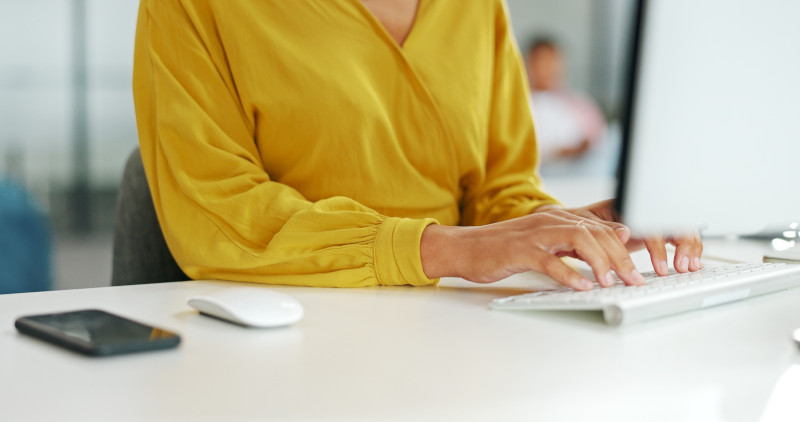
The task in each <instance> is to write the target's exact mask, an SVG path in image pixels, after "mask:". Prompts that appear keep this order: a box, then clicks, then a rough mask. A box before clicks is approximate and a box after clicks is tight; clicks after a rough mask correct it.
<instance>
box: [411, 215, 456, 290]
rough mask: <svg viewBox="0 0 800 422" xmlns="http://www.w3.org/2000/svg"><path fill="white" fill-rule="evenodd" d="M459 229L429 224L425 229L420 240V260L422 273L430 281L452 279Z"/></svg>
mask: <svg viewBox="0 0 800 422" xmlns="http://www.w3.org/2000/svg"><path fill="white" fill-rule="evenodd" d="M461 229H462V228H461V227H454V226H440V225H438V224H431V225H429V226H428V227H426V228H425V230H424V231H423V232H422V237H421V238H420V245H419V251H420V259H421V261H422V271H423V272H424V273H425V276H427V277H428V278H431V279H435V278H441V277H454V276H455V275H456V273H455V271H454V266H453V263H454V262H456V261H457V259H456V256H455V255H456V254H457V249H458V248H457V247H454V245H457V243H456V242H458V240H457V237H458V232H459V231H460V230H461Z"/></svg>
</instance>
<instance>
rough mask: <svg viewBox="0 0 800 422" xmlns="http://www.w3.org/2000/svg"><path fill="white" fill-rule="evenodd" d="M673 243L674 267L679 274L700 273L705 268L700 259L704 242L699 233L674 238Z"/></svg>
mask: <svg viewBox="0 0 800 422" xmlns="http://www.w3.org/2000/svg"><path fill="white" fill-rule="evenodd" d="M671 243H672V244H674V245H675V262H674V265H675V269H676V270H677V271H678V272H681V273H685V272H687V271H698V270H701V269H702V268H703V263H702V261H701V259H700V257H701V255H702V254H703V241H702V239H701V238H700V235H699V234H698V233H693V234H689V235H683V236H677V237H674V238H673V239H672V240H671Z"/></svg>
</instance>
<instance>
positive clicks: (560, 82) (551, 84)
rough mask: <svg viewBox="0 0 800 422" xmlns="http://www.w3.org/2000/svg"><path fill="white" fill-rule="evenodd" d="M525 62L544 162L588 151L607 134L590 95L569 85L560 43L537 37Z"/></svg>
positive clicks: (537, 136) (573, 156) (537, 135)
mask: <svg viewBox="0 0 800 422" xmlns="http://www.w3.org/2000/svg"><path fill="white" fill-rule="evenodd" d="M526 65H527V66H526V68H527V70H528V81H529V85H530V88H531V93H530V100H531V101H530V104H531V113H533V116H534V121H535V122H536V141H537V144H538V147H539V157H540V159H541V162H542V164H547V163H549V162H553V161H557V160H564V159H572V158H577V157H579V156H582V155H583V154H585V153H587V152H588V151H589V150H590V149H591V147H592V146H594V145H596V144H597V143H598V142H600V141H601V140H602V138H603V136H604V135H605V130H606V124H605V118H604V117H603V113H602V112H601V111H600V108H599V107H598V106H597V104H596V103H595V102H594V101H593V100H592V99H591V98H589V97H588V96H587V95H584V94H582V93H579V92H575V91H571V90H570V89H569V88H567V86H566V84H565V82H564V77H565V74H566V65H565V60H564V55H563V53H562V52H561V49H560V48H559V46H558V44H556V42H555V41H553V40H552V39H550V38H538V39H536V40H535V41H533V42H532V43H531V44H530V47H529V48H528V51H527V55H526Z"/></svg>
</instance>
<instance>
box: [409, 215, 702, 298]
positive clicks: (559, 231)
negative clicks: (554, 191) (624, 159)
mask: <svg viewBox="0 0 800 422" xmlns="http://www.w3.org/2000/svg"><path fill="white" fill-rule="evenodd" d="M488 218H489V217H488V216H483V217H480V218H478V217H476V216H470V215H469V214H468V213H467V214H465V217H464V224H481V220H483V219H488ZM476 219H477V220H476ZM665 242H666V243H672V244H674V245H675V246H676V252H675V261H674V262H675V268H676V269H677V271H678V272H681V273H685V272H689V271H697V270H699V269H701V268H702V264H701V262H700V255H701V253H702V249H703V246H702V241H701V240H700V237H699V235H697V234H696V233H695V234H691V235H688V236H681V237H668V238H663V237H659V236H656V237H652V238H649V239H632V238H631V232H630V230H629V229H628V228H627V227H625V226H624V225H622V224H621V223H619V221H618V220H617V219H616V216H615V214H614V212H613V210H612V207H611V202H610V201H605V202H600V203H597V204H594V205H590V206H588V207H584V208H576V209H570V210H567V209H563V208H560V207H555V206H550V205H545V206H542V207H539V208H537V209H536V210H535V211H534V212H533V213H532V214H530V215H526V216H522V217H518V218H514V219H511V220H506V221H502V222H499V223H493V224H485V225H476V226H471V227H452V226H439V225H429V226H427V227H426V228H425V229H424V231H423V233H422V238H421V241H420V258H421V262H422V269H423V272H424V273H425V275H426V276H427V277H429V278H440V277H460V278H464V279H467V280H469V281H472V282H475V283H493V282H495V281H498V280H501V279H504V278H507V277H509V276H511V275H513V274H517V273H522V272H526V271H535V272H539V273H544V274H547V275H548V276H550V277H551V278H552V279H554V280H555V281H557V282H559V283H561V284H563V285H564V286H567V287H571V288H573V289H575V290H590V289H592V288H593V286H594V283H593V282H592V281H590V280H589V279H587V278H586V277H583V276H582V275H581V274H579V273H578V272H577V271H575V270H574V269H572V268H571V267H569V266H568V265H566V264H565V263H564V262H562V261H561V259H559V258H561V257H565V256H569V257H573V258H577V259H580V260H582V261H585V262H586V263H587V264H589V266H590V267H591V268H592V272H593V274H594V277H595V279H596V280H597V281H598V282H599V283H600V285H601V286H604V287H611V286H613V285H614V284H615V283H616V282H617V280H618V279H620V280H622V281H623V282H624V283H625V284H628V285H639V284H643V283H644V278H643V277H642V275H641V274H640V273H639V272H638V271H637V270H636V267H635V266H634V265H633V261H632V260H631V257H630V252H631V251H633V250H637V249H641V248H642V247H646V248H647V250H648V252H649V253H650V257H651V260H652V262H653V267H654V268H656V271H657V272H658V273H659V274H661V275H666V274H667V253H666V248H665ZM615 274H616V277H615Z"/></svg>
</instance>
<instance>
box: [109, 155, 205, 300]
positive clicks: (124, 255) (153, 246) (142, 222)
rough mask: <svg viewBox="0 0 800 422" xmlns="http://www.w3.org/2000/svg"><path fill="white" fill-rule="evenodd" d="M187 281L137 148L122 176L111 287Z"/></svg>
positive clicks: (115, 228)
mask: <svg viewBox="0 0 800 422" xmlns="http://www.w3.org/2000/svg"><path fill="white" fill-rule="evenodd" d="M183 280H189V277H187V276H186V274H184V273H183V271H181V269H180V267H178V264H177V263H176V262H175V258H173V257H172V253H170V251H169V248H168V247H167V242H166V241H165V240H164V235H163V233H161V226H160V225H159V224H158V218H157V217H156V210H155V208H154V206H153V198H152V197H151V196H150V188H149V187H148V186H147V178H146V177H145V173H144V166H143V165H142V156H141V153H140V152H139V148H136V150H134V151H133V153H132V154H131V156H130V158H128V162H127V164H126V165H125V171H124V172H123V174H122V185H121V186H120V190H119V197H118V199H117V221H116V224H115V227H114V258H113V271H112V274H111V285H112V286H124V285H130V284H144V283H161V282H166V281H183Z"/></svg>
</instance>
